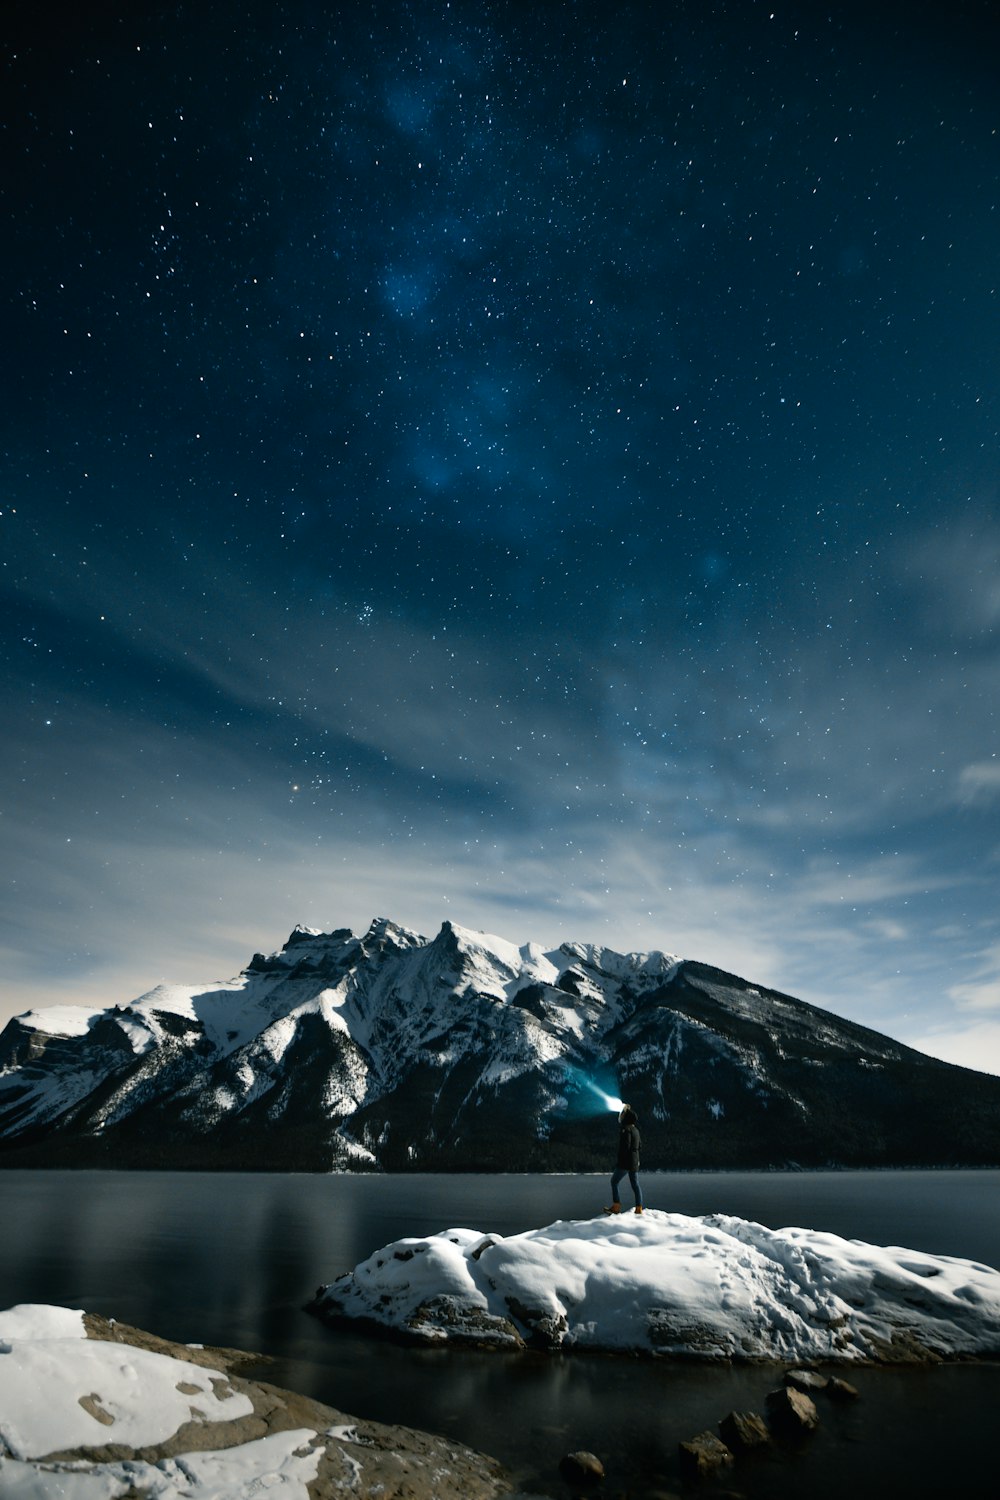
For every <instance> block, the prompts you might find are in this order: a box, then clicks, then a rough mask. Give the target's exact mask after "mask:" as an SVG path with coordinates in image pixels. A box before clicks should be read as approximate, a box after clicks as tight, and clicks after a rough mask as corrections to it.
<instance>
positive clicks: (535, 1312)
mask: <svg viewBox="0 0 1000 1500" xmlns="http://www.w3.org/2000/svg"><path fill="white" fill-rule="evenodd" d="M506 1301H507V1307H508V1309H509V1310H510V1315H511V1317H512V1318H516V1319H517V1321H518V1322H519V1323H521V1324H523V1325H524V1327H525V1328H526V1329H527V1330H528V1343H529V1344H530V1346H531V1347H532V1348H533V1349H549V1350H553V1349H558V1348H559V1346H560V1344H561V1343H562V1341H563V1339H564V1338H565V1337H566V1330H567V1328H568V1326H569V1325H568V1323H567V1321H566V1314H565V1313H560V1315H559V1317H558V1318H554V1317H553V1316H552V1314H551V1313H547V1312H546V1311H545V1310H544V1309H543V1308H540V1307H526V1306H525V1304H524V1303H523V1302H522V1301H521V1300H520V1298H518V1297H508V1298H507V1299H506Z"/></svg>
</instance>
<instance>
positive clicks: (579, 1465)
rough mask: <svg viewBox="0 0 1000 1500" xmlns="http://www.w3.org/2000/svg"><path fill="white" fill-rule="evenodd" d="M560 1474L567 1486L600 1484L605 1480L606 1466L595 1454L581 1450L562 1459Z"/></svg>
mask: <svg viewBox="0 0 1000 1500" xmlns="http://www.w3.org/2000/svg"><path fill="white" fill-rule="evenodd" d="M559 1472H560V1474H561V1475H562V1477H563V1478H564V1479H565V1480H566V1483H567V1484H586V1485H593V1484H600V1482H601V1480H602V1479H603V1478H604V1465H603V1464H602V1463H601V1460H600V1459H599V1458H598V1457H597V1455H596V1454H595V1453H588V1452H587V1451H586V1449H581V1450H580V1451H579V1452H578V1453H567V1454H566V1455H565V1457H564V1458H562V1459H560V1461H559Z"/></svg>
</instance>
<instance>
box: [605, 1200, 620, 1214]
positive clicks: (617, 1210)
mask: <svg viewBox="0 0 1000 1500" xmlns="http://www.w3.org/2000/svg"><path fill="white" fill-rule="evenodd" d="M621 1211H622V1206H621V1204H620V1203H612V1205H611V1207H610V1208H606V1209H605V1210H604V1212H605V1213H606V1214H620V1213H621Z"/></svg>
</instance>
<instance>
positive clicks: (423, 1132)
mask: <svg viewBox="0 0 1000 1500" xmlns="http://www.w3.org/2000/svg"><path fill="white" fill-rule="evenodd" d="M606 1095H611V1096H615V1095H620V1096H621V1097H624V1098H626V1099H628V1101H629V1102H630V1103H631V1104H632V1105H633V1106H634V1107H635V1109H636V1110H637V1112H638V1114H639V1117H640V1121H641V1124H642V1132H643V1141H644V1150H643V1165H644V1167H646V1168H650V1169H651V1168H656V1167H663V1168H669V1167H735V1166H767V1165H775V1166H787V1165H789V1164H800V1165H803V1166H810V1165H827V1164H841V1165H849V1166H859V1165H872V1166H875V1165H954V1164H969V1165H975V1164H985V1163H996V1162H997V1161H998V1160H1000V1078H994V1077H990V1076H987V1075H984V1074H979V1073H974V1072H971V1071H969V1070H967V1069H961V1068H956V1067H953V1066H951V1065H950V1064H947V1063H942V1062H937V1061H935V1060H934V1059H932V1058H929V1057H925V1056H923V1055H922V1054H920V1053H917V1052H914V1051H913V1050H911V1049H909V1048H907V1047H905V1046H902V1045H901V1044H899V1043H897V1042H893V1041H891V1040H890V1039H889V1038H888V1037H885V1036H881V1035H879V1034H878V1033H877V1032H874V1031H870V1030H867V1029H866V1028H864V1027H861V1026H857V1025H854V1024H852V1023H851V1022H848V1021H844V1020H840V1019H839V1018H837V1017H835V1016H833V1015H831V1014H829V1013H828V1012H825V1011H822V1010H819V1009H817V1008H816V1007H814V1006H810V1005H807V1004H805V1003H803V1002H802V1001H799V1000H795V999H792V998H791V997H789V996H787V995H782V994H779V993H776V992H775V991H771V990H766V989H763V988H761V987H759V986H754V985H752V984H749V983H748V982H747V981H745V980H743V979H739V978H737V977H735V976H734V975H731V974H725V973H722V972H720V971H719V970H716V969H713V968H711V967H709V966H708V965H706V964H701V963H694V962H689V961H682V960H680V959H677V958H674V957H671V956H670V955H667V954H663V953H658V952H653V953H646V954H636V953H631V954H624V955H623V954H618V953H614V952H612V951H610V950H609V949H606V948H600V947H595V946H590V945H587V944H582V943H565V944H563V945H562V946H561V947H560V948H558V949H557V950H555V951H553V952H548V953H546V952H543V951H542V950H541V949H539V948H538V947H536V946H534V945H532V944H528V945H526V946H524V947H520V948H519V947H516V946H515V945H513V944H510V943H507V942H505V941H504V940H503V939H501V938H496V937H490V936H487V935H486V934H483V933H478V932H471V931H468V930H466V929H463V928H461V927H458V926H456V925H455V924H453V923H451V922H446V923H445V924H444V926H443V927H442V928H441V931H440V932H439V933H438V934H437V936H436V937H435V938H433V939H432V940H428V939H426V938H424V937H421V936H419V935H418V934H417V933H414V932H410V931H407V930H406V929H405V928H402V927H399V926H397V925H395V924H394V923H392V922H390V921H388V920H385V919H380V920H378V921H375V922H373V923H372V925H371V927H370V928H369V930H368V931H367V932H366V933H365V934H364V936H363V937H356V936H355V935H354V934H353V933H352V932H350V931H348V930H346V929H341V930H339V931H336V932H330V933H321V932H316V931H313V930H311V929H306V928H296V929H295V931H294V932H293V933H292V935H291V937H290V938H289V939H288V942H287V943H286V944H285V946H284V947H283V948H282V949H281V951H280V952H279V953H275V954H272V955H271V956H270V957H264V956H263V955H262V954H256V955H255V956H254V958H253V959H252V961H251V962H250V964H249V965H248V966H247V968H246V969H245V970H244V971H243V973H242V974H240V975H239V976H238V977H237V978H236V979H233V980H230V981H228V982H226V983H224V984H218V985H215V986H210V987H207V988H204V989H197V988H185V987H179V986H168V985H161V986H159V987H157V988H156V989H154V990H152V991H150V992H149V994H147V995H144V996H142V997H141V998H140V999H139V1000H136V1001H134V1002H133V1003H132V1004H131V1005H126V1006H114V1007H113V1008H110V1009H107V1010H99V1011H94V1012H90V1011H86V1010H83V1009H81V1008H79V1007H75V1006H54V1007H51V1008H48V1009H45V1010H38V1011H34V1012H27V1013H26V1014H24V1015H22V1016H18V1017H16V1018H15V1019H14V1020H12V1021H11V1022H10V1023H9V1024H8V1026H7V1027H6V1029H5V1030H4V1032H3V1033H2V1035H0V1165H15V1164H24V1165H49V1164H53V1165H56V1164H58V1165H74V1166H99V1165H103V1166H129V1167H184V1168H238V1169H257V1170H282V1171H287V1170H303V1171H324V1170H329V1169H347V1170H366V1169H379V1168H382V1169H386V1170H391V1171H406V1170H415V1171H451V1170H472V1171H477V1170H487V1171H524V1170H552V1171H559V1170H594V1171H603V1170H605V1169H607V1168H608V1167H609V1165H612V1164H613V1153H614V1146H615V1140H616V1128H615V1124H614V1120H613V1117H612V1116H611V1114H610V1113H609V1111H608V1104H607V1099H606V1097H605V1096H606Z"/></svg>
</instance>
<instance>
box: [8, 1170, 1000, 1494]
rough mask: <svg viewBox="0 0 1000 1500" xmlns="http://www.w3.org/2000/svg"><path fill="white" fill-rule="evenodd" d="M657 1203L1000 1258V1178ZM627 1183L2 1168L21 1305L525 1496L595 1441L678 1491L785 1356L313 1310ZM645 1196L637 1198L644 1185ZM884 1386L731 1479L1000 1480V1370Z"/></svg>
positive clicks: (748, 1482)
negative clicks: (136, 1332)
mask: <svg viewBox="0 0 1000 1500" xmlns="http://www.w3.org/2000/svg"><path fill="white" fill-rule="evenodd" d="M643 1187H644V1192H645V1195H646V1200H647V1203H648V1205H649V1206H650V1207H651V1208H662V1209H669V1210H674V1211H677V1212H681V1213H688V1214H706V1213H716V1212H721V1213H730V1214H737V1215H739V1216H740V1217H742V1218H747V1219H753V1220H756V1221H757V1222H759V1223H762V1224H766V1225H768V1226H769V1227H771V1228H781V1227H784V1226H789V1225H797V1226H800V1227H806V1228H811V1229H823V1230H827V1231H830V1232H832V1233H835V1234H839V1235H843V1236H844V1237H845V1238H848V1239H863V1240H867V1241H869V1242H871V1243H873V1244H882V1245H888V1244H891V1245H905V1246H908V1247H910V1248H913V1249H918V1250H925V1251H929V1252H932V1253H935V1254H944V1255H957V1256H962V1257H964V1258H966V1259H970V1260H977V1261H982V1262H985V1263H986V1264H987V1265H993V1266H1000V1172H997V1171H978V1172H962V1171H950V1172H802V1173H778V1172H774V1173H685V1174H671V1173H644V1174H643ZM607 1194H608V1189H607V1183H606V1181H605V1179H604V1177H591V1176H586V1175H582V1176H532V1177H521V1176H498V1177H492V1176H490V1177H487V1176H450V1177H443V1176H419V1177H416V1176H388V1175H387V1176H375V1175H373V1176H360V1177H351V1176H310V1175H290V1176H282V1175H270V1174H261V1175H252V1174H235V1173H233V1174H219V1173H204V1174H202V1173H189V1174H184V1173H135V1172H130V1173H125V1172H27V1171H25V1172H20V1171H7V1172H0V1225H2V1232H0V1306H5V1307H6V1306H11V1305H14V1304H16V1303H18V1302H52V1303H57V1304H62V1305H66V1306H71V1307H80V1308H84V1309H86V1310H87V1311H90V1312H96V1313H102V1314H104V1315H105V1316H107V1317H115V1318H118V1319H120V1320H121V1321H123V1322H127V1323H132V1324H135V1325H136V1326H138V1327H140V1328H146V1329H149V1330H150V1331H151V1332H153V1333H157V1334H160V1335H162V1336H163V1337H165V1338H171V1339H177V1340H180V1341H181V1342H186V1343H195V1342H197V1343H205V1344H221V1345H227V1346H232V1347H237V1348H244V1349H251V1350H255V1351H259V1352H261V1353H263V1354H267V1355H269V1356H272V1357H273V1358H274V1359H275V1361H276V1363H275V1364H274V1365H273V1366H268V1367H267V1369H266V1370H262V1371H260V1372H259V1373H260V1374H261V1377H262V1378H264V1379H267V1380H270V1381H273V1382H274V1383H275V1384H279V1385H285V1386H288V1387H291V1388H293V1389H296V1390H300V1391H303V1392H305V1393H307V1394H308V1395H311V1396H315V1397H317V1398H318V1399H319V1400H322V1401H325V1402H327V1403H328V1404H329V1405H331V1406H334V1407H337V1408H338V1409H340V1410H342V1411H345V1412H349V1413H351V1414H352V1415H355V1416H361V1417H366V1418H370V1419H374V1420H376V1421H383V1422H402V1423H406V1424H408V1425H410V1426H414V1427H422V1428H426V1429H429V1430H431V1431H435V1432H440V1433H444V1434H445V1435H447V1436H449V1437H451V1438H455V1439H458V1440H460V1441H462V1442H464V1443H468V1444H469V1445H470V1446H472V1447H475V1448H480V1449H482V1450H484V1451H485V1452H488V1453H492V1454H493V1455H495V1456H496V1457H497V1458H499V1459H500V1460H501V1461H502V1462H503V1463H504V1464H506V1465H507V1467H508V1468H509V1469H510V1470H511V1471H512V1472H513V1474H514V1475H515V1477H516V1479H517V1481H518V1483H519V1484H520V1485H521V1486H522V1488H524V1489H525V1490H528V1489H530V1490H532V1491H534V1492H536V1493H540V1494H548V1495H552V1496H565V1495H566V1494H567V1493H568V1491H567V1490H566V1487H565V1486H564V1485H563V1484H562V1483H561V1481H560V1480H559V1477H558V1472H557V1469H558V1462H559V1459H560V1457H561V1456H562V1455H563V1453H565V1452H567V1451H571V1450H573V1449H575V1448H581V1447H585V1448H589V1449H591V1450H592V1451H594V1452H596V1453H598V1454H599V1456H600V1457H601V1458H602V1460H603V1461H604V1464H605V1467H606V1469H607V1471H608V1490H609V1492H610V1493H621V1492H623V1491H625V1490H626V1489H628V1490H629V1491H630V1492H631V1493H632V1494H634V1495H636V1496H638V1495H641V1494H642V1493H643V1490H644V1489H649V1490H651V1489H654V1488H659V1489H661V1490H662V1489H664V1488H678V1487H679V1481H678V1476H677V1465H676V1448H677V1443H678V1442H679V1441H680V1440H681V1439H683V1438H687V1437H691V1436H693V1435H694V1434H695V1433H697V1432H700V1431H702V1430H704V1429H705V1428H714V1427H715V1425H716V1423H717V1422H718V1420H719V1419H720V1418H721V1417H722V1416H724V1415H725V1414H726V1413H727V1412H728V1411H730V1410H733V1409H737V1410H748V1409H750V1410H762V1409H763V1402H764V1396H765V1394H766V1392H767V1391H768V1390H769V1389H771V1388H772V1386H773V1385H774V1384H776V1383H777V1381H776V1380H775V1379H774V1377H773V1374H772V1373H771V1372H769V1370H768V1369H767V1367H760V1366H751V1367H746V1368H744V1367H733V1368H715V1367H701V1366H697V1365H689V1364H667V1363H665V1362H662V1361H646V1360H641V1359H634V1358H613V1357H608V1356H603V1357H602V1356H581V1355H577V1356H573V1355H568V1356H564V1357H563V1356H560V1357H556V1358H551V1357H547V1356H544V1355H539V1354H534V1353H530V1354H522V1355H516V1354H486V1353H474V1352H463V1353H460V1352H456V1351H448V1350H416V1349H407V1348H401V1347H399V1346H397V1345H394V1344H390V1343H385V1342H379V1341H374V1340H368V1339H365V1338H362V1337H359V1336H357V1335H354V1334H351V1333H344V1332H340V1331H336V1332H335V1331H333V1330H330V1329H328V1328H326V1327H324V1326H323V1325H322V1324H320V1323H319V1322H317V1321H316V1320H315V1319H314V1318H312V1317H311V1316H310V1315H309V1314H307V1313H306V1312H305V1311H303V1304H304V1303H306V1302H307V1301H308V1299H309V1298H310V1297H311V1296H312V1294H313V1293H314V1291H315V1290H316V1288H317V1287H318V1286H319V1285H320V1284H321V1283H325V1282H328V1281H331V1280H332V1279H333V1278H334V1276H336V1275H337V1274H338V1273H339V1272H341V1271H344V1270H348V1269H350V1268H351V1267H352V1266H354V1265H355V1264H356V1263H357V1262H358V1261H359V1260H362V1259H364V1258H365V1257H367V1256H368V1255H370V1254H371V1253H372V1251H373V1250H375V1249H377V1248H378V1247H379V1246H381V1245H384V1244H386V1243H387V1242H389V1241H390V1240H393V1239H398V1238H400V1237H402V1236H404V1235H422V1234H429V1233H434V1232H435V1231H437V1230H440V1229H448V1228H451V1227H453V1226H459V1225H460V1226H465V1227H468V1228H471V1229H478V1230H482V1231H484V1232H485V1231H492V1232H494V1233H499V1234H504V1235H506V1234H515V1233H518V1232H519V1231H521V1230H524V1229H528V1228H532V1227H537V1226H538V1225H541V1224H547V1223H551V1222H552V1221H553V1220H555V1219H571V1218H585V1217H589V1216H590V1215H592V1214H593V1213H595V1212H599V1211H600V1209H601V1207H602V1205H603V1204H604V1203H605V1202H606V1201H607ZM625 1201H626V1203H627V1202H628V1201H629V1195H628V1192H627V1188H626V1194H625ZM843 1373H845V1374H846V1375H847V1378H849V1379H850V1380H851V1381H852V1382H853V1383H854V1384H855V1385H856V1386H857V1387H858V1388H859V1390H860V1391H861V1395H862V1399H861V1400H860V1401H859V1402H858V1403H857V1404H855V1405H852V1406H850V1407H847V1408H838V1407H834V1406H833V1405H832V1403H831V1404H825V1403H821V1409H822V1414H823V1423H822V1426H821V1429H820V1431H819V1432H818V1433H816V1434H814V1435H813V1436H812V1437H810V1438H809V1439H808V1440H807V1441H805V1442H804V1443H803V1444H801V1445H799V1446H798V1447H797V1448H794V1449H793V1448H785V1447H781V1448H780V1449H778V1450H776V1452H775V1453H773V1454H772V1455H770V1456H769V1457H767V1458H764V1459H762V1460H760V1461H755V1462H753V1463H750V1464H748V1465H747V1466H745V1467H744V1466H743V1465H741V1466H740V1469H739V1470H738V1472H737V1474H736V1475H734V1476H733V1477H732V1479H731V1480H730V1481H729V1483H731V1484H732V1485H733V1487H734V1488H738V1489H739V1490H740V1491H741V1492H742V1493H744V1494H746V1495H747V1496H749V1497H758V1496H759V1497H764V1496H775V1497H784V1496H788V1497H791V1496H793V1495H794V1496H801V1495H802V1494H803V1493H809V1494H810V1495H811V1496H812V1497H817V1500H823V1497H827V1496H829V1497H831V1500H833V1497H837V1500H842V1497H843V1495H844V1493H845V1490H847V1489H850V1491H851V1492H852V1496H853V1500H860V1497H864V1496H866V1495H872V1496H875V1495H880V1496H881V1495H885V1494H886V1493H891V1492H893V1491H894V1490H896V1489H898V1490H899V1491H900V1492H904V1491H908V1492H909V1493H910V1494H911V1495H913V1496H920V1495H924V1494H931V1493H935V1492H940V1493H945V1492H946V1491H947V1490H949V1489H953V1488H954V1487H955V1486H956V1485H961V1486H963V1487H964V1486H966V1485H973V1484H980V1483H982V1484H984V1485H986V1484H987V1481H988V1482H989V1488H990V1489H992V1488H993V1484H994V1481H995V1473H996V1458H995V1451H994V1450H995V1439H994V1435H993V1433H994V1422H995V1413H996V1411H997V1409H998V1407H1000V1365H994V1364H981V1365H958V1366H946V1367H936V1368H929V1369H900V1370H888V1371H883V1370H868V1369H864V1368H855V1369H848V1370H846V1371H844V1372H843Z"/></svg>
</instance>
